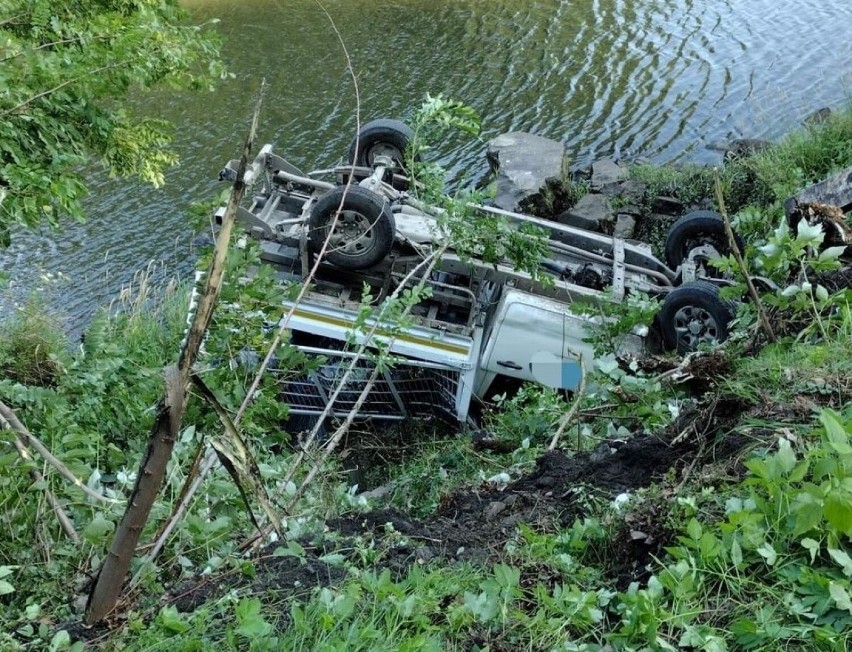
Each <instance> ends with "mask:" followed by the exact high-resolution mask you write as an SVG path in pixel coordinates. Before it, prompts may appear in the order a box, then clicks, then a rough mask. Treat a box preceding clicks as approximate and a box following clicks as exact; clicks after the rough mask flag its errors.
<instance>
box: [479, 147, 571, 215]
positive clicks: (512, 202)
mask: <svg viewBox="0 0 852 652" xmlns="http://www.w3.org/2000/svg"><path fill="white" fill-rule="evenodd" d="M487 157H488V163H489V164H490V165H491V169H492V170H493V171H494V173H495V176H496V185H497V193H496V196H495V197H494V199H493V203H494V205H495V206H497V207H498V208H502V209H503V210H507V211H515V212H517V211H523V210H524V207H525V206H528V205H530V204H531V203H535V202H537V200H539V199H540V197H541V195H542V193H545V192H546V191H547V187H548V185H549V184H559V183H561V181H562V178H563V174H564V165H565V163H564V160H565V146H564V145H563V144H562V143H560V142H557V141H555V140H551V139H550V138H544V137H542V136H537V135H535V134H530V133H526V132H522V131H513V132H510V133H506V134H501V135H500V136H497V137H496V138H492V139H491V141H489V143H488V151H487Z"/></svg>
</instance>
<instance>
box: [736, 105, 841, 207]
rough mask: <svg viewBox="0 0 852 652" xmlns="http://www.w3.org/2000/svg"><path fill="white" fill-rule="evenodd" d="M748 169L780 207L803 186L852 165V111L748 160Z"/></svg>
mask: <svg viewBox="0 0 852 652" xmlns="http://www.w3.org/2000/svg"><path fill="white" fill-rule="evenodd" d="M748 165H749V167H750V168H751V169H752V170H753V171H754V176H755V179H756V183H757V185H758V186H759V187H760V188H762V189H763V190H762V192H763V193H764V194H765V195H767V196H768V197H769V198H770V202H771V201H775V202H779V203H781V202H783V201H784V200H785V199H786V198H787V197H789V196H791V195H793V194H795V193H797V192H798V191H799V190H800V189H802V188H803V187H804V186H806V185H808V184H810V183H813V182H816V181H820V180H821V179H823V178H824V177H826V176H828V175H829V174H830V173H832V172H834V171H836V170H838V169H841V168H844V167H848V166H850V165H852V108H847V109H845V110H842V111H837V112H835V113H834V114H833V115H832V116H831V117H830V118H829V119H828V120H826V121H825V122H822V123H820V124H813V125H809V126H808V127H807V128H805V129H802V130H799V131H796V132H793V133H791V134H789V135H787V136H786V137H785V138H784V139H783V140H782V141H781V142H780V143H778V144H777V145H776V146H774V147H771V148H769V149H768V150H765V151H763V152H760V153H759V154H758V155H756V156H754V157H752V158H751V159H749V163H748ZM768 203H769V202H767V203H764V204H763V205H764V206H766V205H768Z"/></svg>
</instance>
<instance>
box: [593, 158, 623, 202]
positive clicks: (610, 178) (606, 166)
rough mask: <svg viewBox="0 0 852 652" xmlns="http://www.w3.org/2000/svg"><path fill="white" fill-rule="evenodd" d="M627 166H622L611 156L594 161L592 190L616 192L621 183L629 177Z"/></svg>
mask: <svg viewBox="0 0 852 652" xmlns="http://www.w3.org/2000/svg"><path fill="white" fill-rule="evenodd" d="M627 175H628V172H627V168H624V167H621V166H620V165H619V164H618V163H616V162H615V161H613V160H612V159H611V158H602V159H600V160H599V161H595V162H594V163H592V182H591V188H592V190H597V191H599V192H607V194H609V193H611V192H615V189H616V188H617V187H618V185H619V183H620V182H622V181H624V180H626V179H627Z"/></svg>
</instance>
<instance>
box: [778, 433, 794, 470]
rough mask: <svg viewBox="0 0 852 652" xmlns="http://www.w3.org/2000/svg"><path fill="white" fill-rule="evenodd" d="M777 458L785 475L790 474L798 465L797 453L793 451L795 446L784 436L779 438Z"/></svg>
mask: <svg viewBox="0 0 852 652" xmlns="http://www.w3.org/2000/svg"><path fill="white" fill-rule="evenodd" d="M775 459H776V460H777V461H778V463H779V464H780V465H781V468H782V469H783V470H784V475H789V474H790V471H792V470H793V469H794V468H795V466H796V453H794V452H793V447H792V446H790V442H789V441H788V440H786V439H784V438H781V439H779V440H778V452H777V453H775Z"/></svg>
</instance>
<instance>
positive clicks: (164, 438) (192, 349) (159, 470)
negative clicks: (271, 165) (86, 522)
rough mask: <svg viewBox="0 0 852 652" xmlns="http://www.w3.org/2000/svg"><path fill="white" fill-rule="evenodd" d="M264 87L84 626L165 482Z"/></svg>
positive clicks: (114, 582) (103, 604) (101, 603)
mask: <svg viewBox="0 0 852 652" xmlns="http://www.w3.org/2000/svg"><path fill="white" fill-rule="evenodd" d="M264 87H265V82H264V84H263V85H262V86H261V91H260V97H259V98H258V101H257V105H256V107H255V110H254V115H253V116H252V122H251V128H250V129H249V135H248V138H246V142H245V146H244V147H243V154H242V158H241V159H240V164H239V167H238V169H237V180H236V182H235V183H234V188H233V190H232V191H231V197H230V199H229V201H228V207H227V209H226V211H225V215H224V217H223V218H222V227H221V229H220V230H219V237H218V238H217V239H216V249H215V252H214V254H213V261H212V263H211V264H210V269H209V271H208V274H207V282H206V284H205V286H204V290H203V292H202V294H201V298H200V299H199V302H198V310H197V311H196V313H195V318H194V319H193V321H192V324H191V326H190V328H189V332H188V333H187V337H186V340H185V341H184V345H183V347H182V349H181V352H180V357H179V358H178V365H177V366H176V367H175V366H171V367H169V368H168V369H167V370H166V391H165V394H164V396H163V398H162V399H161V400H160V404H159V407H158V410H157V417H156V419H155V421H154V426H153V428H152V431H151V438H150V440H149V442H148V448H147V450H146V452H145V457H144V458H143V459H142V463H141V464H140V466H139V473H138V475H137V477H136V484H135V486H134V487H133V492H132V493H131V494H130V500H129V502H128V505H127V509H126V510H125V512H124V517H123V518H122V520H121V524H120V525H119V526H118V528H117V529H116V532H115V537H114V538H113V541H112V545H111V546H110V550H109V553H108V554H107V556H106V558H105V559H104V563H103V566H102V567H101V570H100V572H99V573H98V576H97V577H96V578H95V582H94V584H93V585H92V590H91V593H90V594H89V600H88V603H87V604H86V615H85V619H84V620H85V623H86V624H87V625H92V624H94V623H96V622H98V621H100V620H102V619H103V618H104V617H105V616H106V615H107V614H109V613H110V612H111V611H112V610H113V609H114V608H115V604H116V602H117V600H118V596H119V594H120V593H121V587H122V586H123V584H124V580H125V578H126V576H127V572H128V570H129V569H130V563H131V561H132V559H133V554H134V552H135V551H136V545H137V544H138V543H139V537H140V536H141V534H142V530H143V528H144V527H145V523H146V522H147V521H148V515H149V514H150V512H151V507H152V505H153V504H154V501H155V500H156V498H157V495H158V494H159V491H160V487H161V485H162V483H163V478H164V477H165V474H166V466H167V464H168V461H169V458H170V457H171V454H172V449H173V448H174V443H175V439H176V438H177V435H178V433H179V432H180V425H181V421H182V419H183V414H184V411H185V410H186V402H187V386H188V384H189V382H190V374H191V371H192V366H193V365H194V364H195V360H196V358H197V357H198V351H199V349H200V348H201V342H202V340H203V339H204V334H205V333H206V332H207V327H208V325H209V323H210V318H211V317H212V315H213V308H214V306H215V304H216V299H217V298H218V296H219V290H220V288H221V285H222V276H223V274H224V270H225V260H226V258H227V254H228V245H229V243H230V239H231V231H232V230H233V226H234V221H235V217H236V213H237V207H238V206H239V204H240V201H241V200H242V198H243V194H244V193H245V182H244V177H245V172H246V169H247V167H248V163H249V156H250V154H251V149H252V144H253V141H254V134H255V131H256V129H257V120H258V115H259V113H260V105H261V100H262V98H263V90H264Z"/></svg>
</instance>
